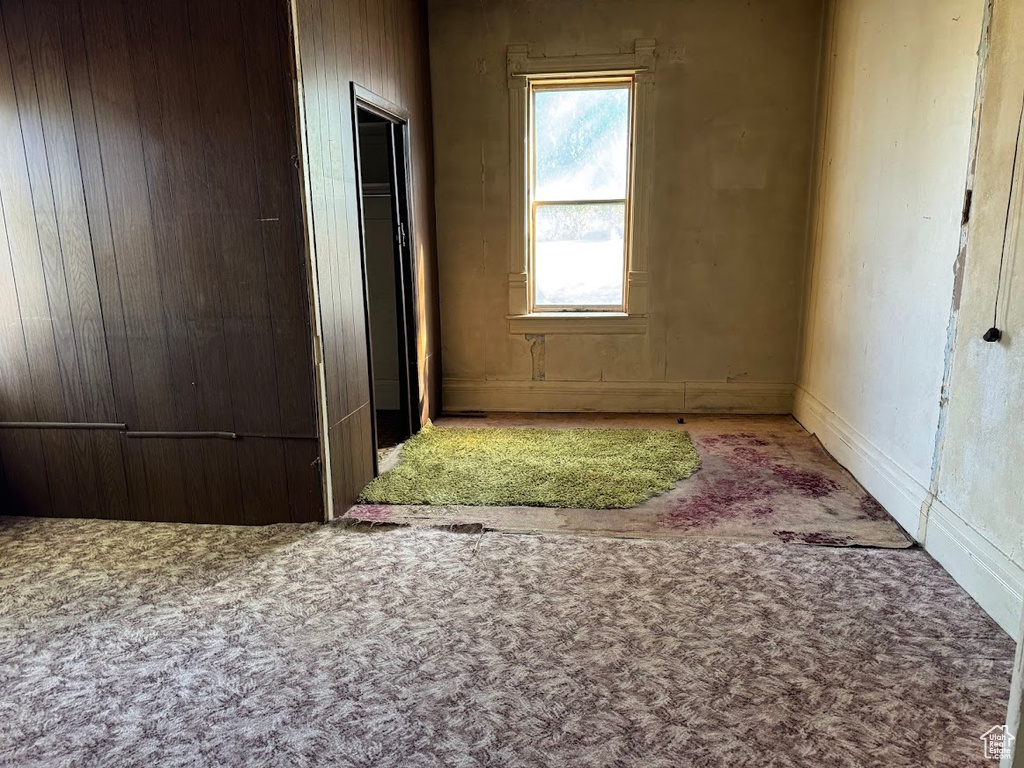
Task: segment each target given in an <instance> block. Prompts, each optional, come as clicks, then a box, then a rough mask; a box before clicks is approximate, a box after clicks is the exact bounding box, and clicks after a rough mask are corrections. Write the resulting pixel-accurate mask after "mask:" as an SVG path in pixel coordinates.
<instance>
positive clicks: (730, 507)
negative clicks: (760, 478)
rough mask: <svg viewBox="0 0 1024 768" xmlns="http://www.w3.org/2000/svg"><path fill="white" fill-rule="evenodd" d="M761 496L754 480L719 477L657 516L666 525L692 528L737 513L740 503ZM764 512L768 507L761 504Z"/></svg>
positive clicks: (741, 506)
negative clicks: (708, 485) (702, 489)
mask: <svg viewBox="0 0 1024 768" xmlns="http://www.w3.org/2000/svg"><path fill="white" fill-rule="evenodd" d="M763 497H764V489H763V488H762V487H759V484H758V483H744V482H741V481H739V480H736V479H735V478H719V479H718V480H717V481H716V482H715V484H714V485H713V486H712V487H710V488H708V489H706V490H705V491H704V492H702V493H699V494H697V495H696V496H694V497H692V498H690V499H686V500H682V501H681V502H680V503H679V504H677V505H676V506H675V507H674V508H673V509H672V510H671V511H669V512H668V513H667V514H666V515H665V516H664V517H662V519H661V523H662V525H665V526H668V527H669V528H683V529H689V528H696V527H699V526H701V525H707V524H708V523H712V522H715V521H716V520H717V519H720V518H722V517H730V516H735V515H737V514H739V512H740V511H741V510H742V509H743V508H744V505H746V504H751V503H753V502H755V501H757V500H759V499H761V498H763ZM760 509H761V510H762V512H763V513H764V514H770V513H771V511H772V510H771V507H765V506H761V507H760Z"/></svg>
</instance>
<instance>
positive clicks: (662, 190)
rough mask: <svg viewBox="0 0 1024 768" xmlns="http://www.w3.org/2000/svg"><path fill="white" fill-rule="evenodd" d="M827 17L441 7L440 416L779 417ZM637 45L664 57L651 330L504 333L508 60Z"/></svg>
mask: <svg viewBox="0 0 1024 768" xmlns="http://www.w3.org/2000/svg"><path fill="white" fill-rule="evenodd" d="M821 5H822V4H821V2H819V1H818V0H770V1H769V0H753V2H749V1H748V0H699V1H697V2H686V3H682V2H674V1H673V0H645V1H643V2H639V1H638V2H629V3H624V2H619V1H618V0H615V1H608V2H605V1H603V0H601V1H598V2H581V1H579V0H549V1H548V2H544V3H532V4H530V3H528V4H523V3H513V2H505V1H502V0H483V1H482V2H481V0H432V2H431V3H430V6H429V21H430V46H431V70H432V94H433V103H434V130H435V136H436V143H435V167H436V183H437V196H436V197H437V222H438V225H437V230H438V255H439V272H440V295H441V316H442V350H443V357H444V377H445V389H444V398H445V408H446V409H449V410H454V409H461V408H482V409H508V408H514V409H528V410H550V409H556V410H564V409H566V408H568V409H570V410H581V409H588V410H591V409H602V410H674V409H683V408H687V409H701V408H706V409H710V410H728V409H730V408H736V409H742V410H776V411H782V412H788V411H789V408H790V392H791V383H792V382H793V380H794V376H795V365H796V349H797V335H798V334H797V329H798V323H799V315H800V305H801V296H802V279H803V264H804V260H805V252H806V241H805V239H806V220H807V205H808V179H809V175H810V166H811V155H812V143H813V132H814V131H813V126H814V119H815V101H816V88H817V72H818V60H819V48H820V40H821V27H822V7H821ZM642 37H652V38H656V39H657V52H658V64H657V71H656V76H655V78H656V79H655V101H656V104H655V127H654V133H655V147H656V150H655V164H654V172H653V180H652V190H653V194H652V199H653V201H654V202H653V207H652V209H651V232H650V234H651V248H650V262H649V264H650V267H649V269H650V321H649V325H648V331H647V333H646V334H645V335H563V334H547V335H546V337H544V338H542V339H528V338H527V337H526V336H525V335H522V334H519V335H514V334H511V333H509V329H508V324H507V321H506V314H507V313H508V299H507V295H508V294H507V277H508V264H509V253H508V240H509V211H510V201H509V139H508V136H509V127H508V123H509V117H508V91H507V85H506V74H505V52H506V47H507V46H508V45H509V44H510V43H529V44H530V46H531V50H530V54H531V56H539V55H548V56H555V55H569V54H585V53H608V52H619V51H630V50H632V44H633V41H634V40H635V39H636V38H642ZM684 397H685V401H684Z"/></svg>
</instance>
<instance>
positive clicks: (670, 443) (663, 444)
mask: <svg viewBox="0 0 1024 768" xmlns="http://www.w3.org/2000/svg"><path fill="white" fill-rule="evenodd" d="M699 467H700V458H699V457H698V456H697V451H696V449H694V447H693V444H692V443H691V442H690V436H689V435H688V434H686V433H685V432H665V431H660V430H653V429H512V428H509V429H505V428H486V429H460V428H451V427H434V426H431V425H427V426H426V427H424V428H423V430H422V431H421V432H420V433H419V434H417V435H415V436H413V437H411V438H410V439H409V440H408V441H407V442H406V443H405V445H404V446H403V447H402V453H401V456H400V460H399V464H398V466H397V467H395V468H394V469H393V470H391V471H390V472H386V473H384V474H383V475H381V476H380V477H378V478H377V479H376V480H374V481H373V482H371V483H370V484H369V485H367V486H366V488H364V489H363V493H362V495H361V496H360V497H359V501H361V502H364V503H371V504H466V505H473V506H483V505H488V506H503V507H504V506H530V507H568V508H578V509H617V508H627V507H635V506H637V505H638V504H640V503H641V502H642V501H644V500H645V499H649V498H650V497H651V496H654V495H656V494H658V493H662V492H663V491H667V490H669V489H670V488H671V487H672V486H673V485H674V484H675V482H676V481H677V480H681V479H683V478H687V477H689V476H690V475H692V474H693V473H694V472H696V471H697V469H698V468H699Z"/></svg>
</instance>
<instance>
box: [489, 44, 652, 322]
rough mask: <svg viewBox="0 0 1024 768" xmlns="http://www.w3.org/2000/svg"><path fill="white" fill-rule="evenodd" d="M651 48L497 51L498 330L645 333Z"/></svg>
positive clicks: (522, 46) (521, 46) (518, 48)
mask: <svg viewBox="0 0 1024 768" xmlns="http://www.w3.org/2000/svg"><path fill="white" fill-rule="evenodd" d="M654 49H655V41H654V40H648V39H637V40H634V41H633V50H632V51H629V52H623V51H619V52H608V53H578V54H570V55H566V56H532V55H531V54H530V47H529V45H525V44H514V45H510V46H508V50H507V56H506V66H507V70H506V73H507V75H508V96H509V102H508V115H509V139H510V142H509V161H510V171H511V172H510V174H509V192H510V197H509V202H510V210H509V227H510V228H509V239H508V243H509V251H508V254H509V269H508V315H507V319H508V329H509V333H514V334H519V333H524V334H530V333H591V334H593V333H600V334H604V333H641V334H642V333H646V332H647V292H648V291H647V283H648V279H647V262H648V254H647V248H648V218H649V209H650V197H651V191H650V186H651V185H650V178H651V168H650V166H651V162H652V157H653V154H652V153H653V147H654V120H653V103H654V99H653V88H654V70H655V66H656V64H657V57H656V56H655V50H654Z"/></svg>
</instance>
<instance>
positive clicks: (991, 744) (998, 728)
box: [981, 725, 1015, 760]
mask: <svg viewBox="0 0 1024 768" xmlns="http://www.w3.org/2000/svg"><path fill="white" fill-rule="evenodd" d="M1014 738H1015V737H1014V735H1013V734H1012V733H1010V732H1009V731H1008V730H1007V728H1006V726H1005V725H994V726H992V727H991V728H989V729H988V730H987V731H985V732H984V733H983V734H981V741H982V743H983V744H984V745H985V759H986V760H1000V759H1002V758H1003V757H1004V756H1006V757H1009V756H1010V755H1011V754H1012V753H1013V741H1014Z"/></svg>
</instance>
